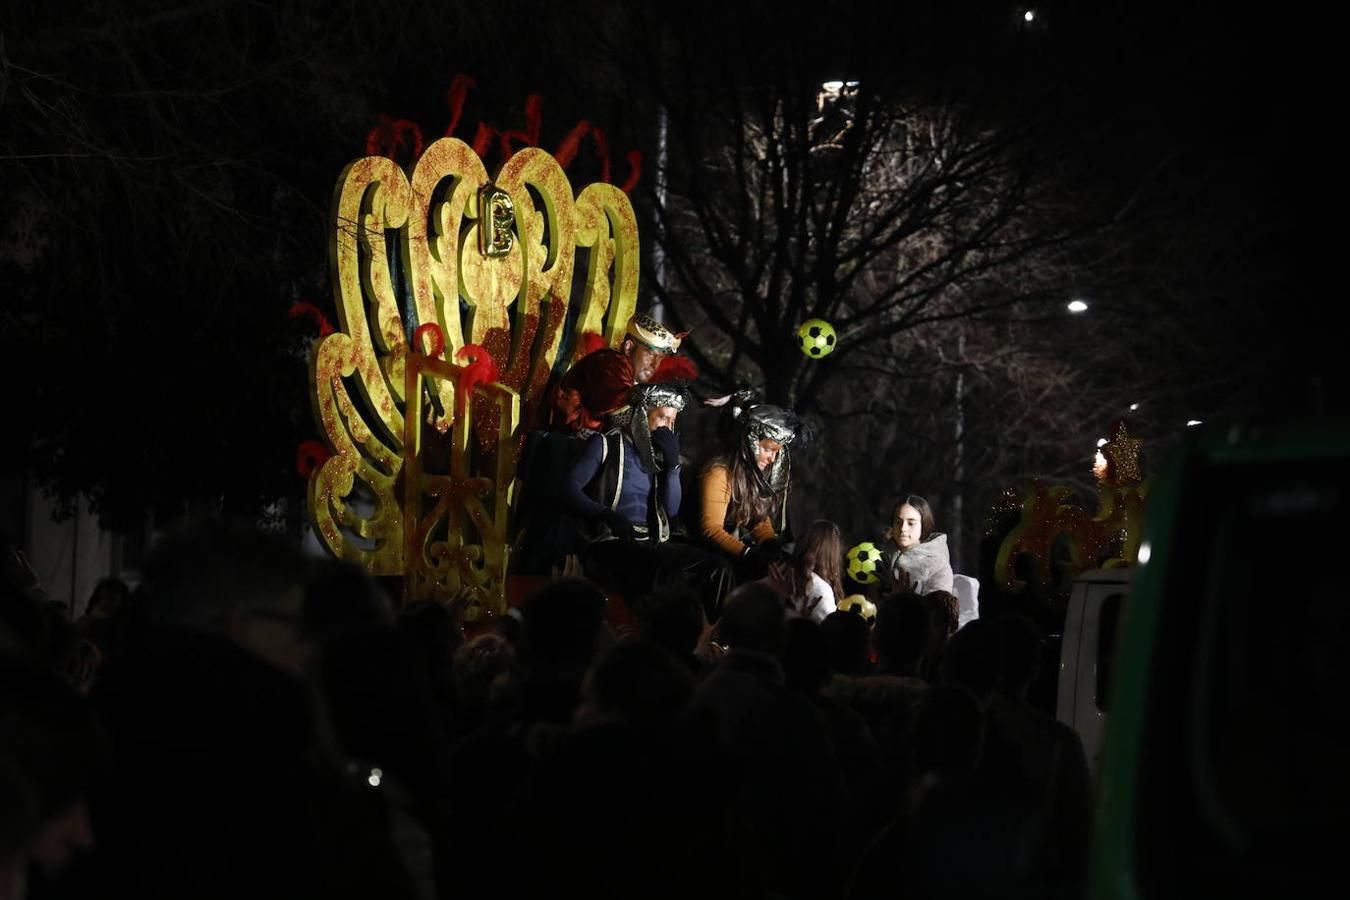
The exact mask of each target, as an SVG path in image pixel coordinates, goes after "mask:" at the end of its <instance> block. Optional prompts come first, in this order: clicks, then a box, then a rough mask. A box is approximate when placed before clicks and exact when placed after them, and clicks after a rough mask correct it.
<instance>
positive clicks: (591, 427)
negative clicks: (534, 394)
mask: <svg viewBox="0 0 1350 900" xmlns="http://www.w3.org/2000/svg"><path fill="white" fill-rule="evenodd" d="M684 338H685V335H684V334H676V333H675V332H673V331H671V330H670V329H669V328H667V327H666V326H664V325H662V324H661V323H660V322H658V321H656V320H655V319H653V318H652V317H651V316H646V315H640V314H639V315H635V316H633V317H632V318H631V319H629V320H628V327H627V328H625V329H624V338H623V341H622V342H621V343H620V344H619V346H618V348H617V349H610V348H608V347H600V348H598V349H590V350H589V351H588V352H586V355H585V356H583V357H581V358H580V359H579V360H577V362H576V363H575V364H573V366H572V368H570V369H568V370H567V373H566V374H564V375H563V376H562V378H561V379H559V381H558V383H557V385H556V386H555V387H554V388H553V390H552V391H550V392H549V399H548V427H549V429H550V430H552V431H571V432H577V431H595V430H598V429H599V428H600V427H601V424H602V422H603V421H604V417H605V415H606V414H608V413H611V412H613V411H614V410H616V409H618V408H619V407H621V406H623V405H624V404H625V403H626V402H627V398H628V390H629V388H631V387H632V386H633V385H635V384H646V383H648V382H667V381H676V380H679V381H693V380H694V379H695V378H697V377H698V369H697V368H696V367H695V366H694V363H693V361H692V360H690V359H689V358H688V357H686V356H678V355H677V353H678V351H679V349H680V342H681V341H682V340H684ZM582 341H583V349H584V348H585V347H586V346H587V345H591V346H592V347H594V345H596V344H597V343H598V342H601V338H600V336H599V335H598V334H587V335H583V336H582Z"/></svg>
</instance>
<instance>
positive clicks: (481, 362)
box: [455, 344, 500, 398]
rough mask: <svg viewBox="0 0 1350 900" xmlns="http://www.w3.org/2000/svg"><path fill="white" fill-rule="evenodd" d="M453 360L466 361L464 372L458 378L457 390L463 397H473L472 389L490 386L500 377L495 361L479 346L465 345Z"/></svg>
mask: <svg viewBox="0 0 1350 900" xmlns="http://www.w3.org/2000/svg"><path fill="white" fill-rule="evenodd" d="M455 359H458V360H462V361H464V360H467V364H466V365H465V366H464V371H463V372H462V373H461V374H460V376H459V390H460V391H462V392H463V394H464V396H465V397H466V398H467V397H471V396H473V391H474V388H476V387H478V385H480V384H492V382H494V381H496V380H497V379H498V378H499V377H500V373H499V372H498V370H497V361H496V360H494V359H493V358H492V354H491V353H488V352H487V348H486V347H483V346H481V345H479V344H465V345H464V346H463V347H461V348H459V352H458V353H456V354H455Z"/></svg>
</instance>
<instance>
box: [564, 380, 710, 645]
mask: <svg viewBox="0 0 1350 900" xmlns="http://www.w3.org/2000/svg"><path fill="white" fill-rule="evenodd" d="M686 402H687V394H686V392H685V389H684V387H683V386H682V385H676V384H640V385H637V386H636V387H634V388H632V389H631V390H630V391H629V393H628V404H627V405H626V406H624V407H622V408H621V409H619V410H617V411H616V412H614V413H613V414H611V415H610V417H609V420H608V423H607V426H608V427H607V428H606V430H605V431H604V432H603V433H599V434H592V435H591V436H590V437H589V438H587V440H586V443H585V445H584V447H583V448H582V451H581V456H580V457H579V458H578V459H577V461H576V463H575V465H573V467H572V469H571V471H570V472H569V473H568V476H567V480H566V483H565V484H564V486H563V494H564V500H565V502H566V503H567V505H568V506H569V507H570V508H571V510H572V512H574V513H576V514H577V515H578V516H580V517H581V518H582V520H583V521H584V522H585V524H586V529H587V532H588V534H589V536H590V538H591V540H590V542H589V543H588V544H587V545H586V548H585V550H584V552H583V554H582V560H581V561H582V567H583V569H584V570H585V572H586V575H587V577H588V578H591V579H592V580H594V581H596V583H598V584H600V585H602V586H603V587H605V588H607V589H609V590H613V591H616V592H618V593H620V594H622V595H623V596H624V597H625V598H626V599H627V600H628V601H629V602H630V603H635V602H636V601H637V600H638V599H639V598H640V597H642V596H643V595H645V594H646V593H648V592H649V591H650V590H651V589H652V588H653V587H655V586H657V585H661V584H666V583H670V582H674V581H681V582H684V583H685V584H688V585H689V586H690V587H692V588H693V589H694V590H695V591H696V592H697V593H698V594H699V597H700V599H701V600H702V601H703V604H704V608H705V611H707V612H708V615H709V617H710V618H712V617H715V615H716V613H717V611H718V610H719V609H720V606H721V601H722V599H723V597H725V595H726V592H727V589H728V587H729V584H730V574H731V573H730V568H729V566H728V565H727V563H726V562H725V561H724V560H722V559H720V558H718V557H717V556H715V555H713V554H711V553H708V552H707V551H705V550H703V549H701V548H699V547H696V546H694V545H692V544H687V543H683V542H679V541H671V540H670V537H671V527H670V522H671V519H672V517H674V516H676V515H678V514H679V511H680V503H681V500H682V491H681V487H680V464H681V460H680V440H679V436H678V435H677V434H676V432H675V421H676V419H677V417H678V416H679V413H680V410H682V409H684V406H685V403H686Z"/></svg>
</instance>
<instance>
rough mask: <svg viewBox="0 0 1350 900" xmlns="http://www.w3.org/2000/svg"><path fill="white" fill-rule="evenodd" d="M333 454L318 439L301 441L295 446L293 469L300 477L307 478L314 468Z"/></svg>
mask: <svg viewBox="0 0 1350 900" xmlns="http://www.w3.org/2000/svg"><path fill="white" fill-rule="evenodd" d="M332 455H333V454H331V453H329V452H328V448H327V447H325V446H324V445H323V444H320V443H319V442H318V441H303V442H301V444H300V446H299V447H296V448H295V471H297V472H299V473H300V477H301V478H308V477H309V476H310V475H312V474H313V473H314V470H315V469H317V468H318V467H319V466H321V465H323V464H324V463H325V462H327V461H328V457H330V456H332Z"/></svg>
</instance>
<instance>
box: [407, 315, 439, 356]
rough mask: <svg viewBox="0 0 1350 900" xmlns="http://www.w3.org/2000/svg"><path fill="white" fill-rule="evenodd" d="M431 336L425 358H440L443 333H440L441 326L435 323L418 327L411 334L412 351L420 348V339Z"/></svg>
mask: <svg viewBox="0 0 1350 900" xmlns="http://www.w3.org/2000/svg"><path fill="white" fill-rule="evenodd" d="M428 335H430V336H431V348H430V349H429V350H427V354H426V355H427V356H440V355H441V351H442V350H444V349H445V332H443V331H441V326H439V325H437V324H436V323H435V322H428V323H426V324H425V325H418V326H417V330H416V331H414V332H413V349H414V350H416V349H417V348H418V347H421V346H422V338H424V337H426V336H428Z"/></svg>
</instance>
